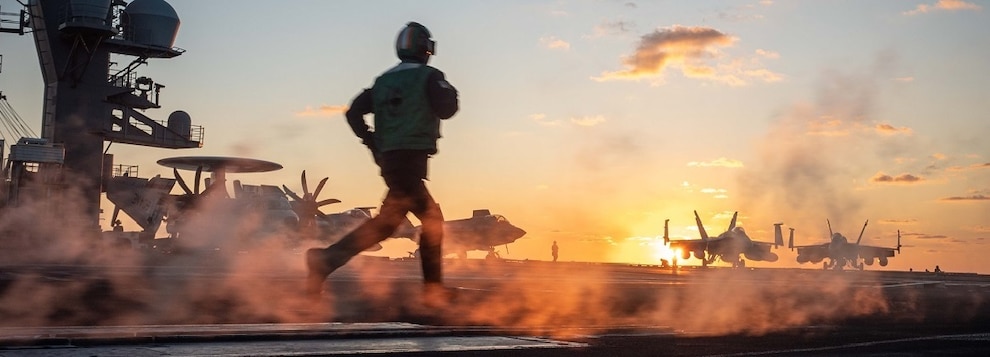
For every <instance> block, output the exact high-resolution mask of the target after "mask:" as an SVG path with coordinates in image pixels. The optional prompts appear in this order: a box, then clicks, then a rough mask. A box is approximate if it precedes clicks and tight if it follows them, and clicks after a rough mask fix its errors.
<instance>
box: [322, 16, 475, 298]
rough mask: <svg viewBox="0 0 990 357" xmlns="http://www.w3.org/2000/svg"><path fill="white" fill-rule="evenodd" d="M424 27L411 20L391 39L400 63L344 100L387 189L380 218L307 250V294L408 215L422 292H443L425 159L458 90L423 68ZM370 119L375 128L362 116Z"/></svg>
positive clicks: (427, 46) (436, 218)
mask: <svg viewBox="0 0 990 357" xmlns="http://www.w3.org/2000/svg"><path fill="white" fill-rule="evenodd" d="M431 37H432V36H431V35H430V31H429V30H427V29H426V27H425V26H423V25H420V24H419V23H416V22H410V23H408V24H407V25H406V26H405V27H403V28H402V30H401V31H399V35H398V38H397V39H396V41H395V51H396V55H397V56H398V57H399V59H400V60H401V62H400V63H399V64H397V65H395V66H394V67H392V68H390V69H388V70H386V71H385V73H383V74H381V75H380V76H379V77H378V78H376V79H375V82H374V85H373V86H372V87H371V88H369V89H364V90H363V91H361V93H360V94H358V96H357V97H356V98H354V100H353V101H352V102H351V106H350V108H349V109H348V110H347V112H346V114H345V116H346V117H347V123H348V124H349V125H350V127H351V129H352V130H353V131H354V134H355V135H357V137H359V138H361V140H362V143H363V144H364V145H366V146H367V147H368V149H369V150H371V154H372V157H374V159H375V163H377V164H378V166H379V168H380V169H381V176H382V178H383V179H384V181H385V185H386V186H387V187H388V192H387V193H386V194H385V199H384V200H383V202H382V206H381V209H380V211H379V214H378V215H377V216H375V217H374V218H372V219H370V220H368V221H366V222H365V223H364V224H362V225H361V226H359V227H358V228H356V229H355V230H354V231H352V232H350V233H348V234H347V235H345V236H344V237H343V238H341V240H340V241H338V242H337V243H335V244H333V245H330V246H329V247H327V248H325V249H320V248H313V249H309V250H308V251H306V267H307V269H308V275H307V278H306V292H307V294H308V295H310V296H319V295H320V293H322V291H323V284H324V281H325V280H326V278H327V276H328V275H330V273H332V272H333V271H334V270H336V269H337V268H340V267H341V266H343V265H344V264H345V263H347V261H349V260H350V259H351V258H353V257H354V256H355V255H357V254H358V253H360V252H362V251H364V250H365V249H368V248H370V247H372V246H374V245H375V244H377V243H379V242H381V241H383V240H385V239H386V238H388V237H389V235H391V234H392V233H393V232H395V229H396V228H397V227H398V226H399V225H400V224H401V223H402V222H403V221H404V220H405V218H406V214H407V213H408V212H412V213H413V215H415V216H416V218H418V219H419V220H420V222H421V223H422V228H421V232H420V236H419V252H420V261H421V265H422V272H423V281H424V286H425V292H426V293H427V294H430V293H431V292H433V291H436V292H442V291H444V290H443V266H442V261H441V259H442V258H443V250H442V243H443V213H442V212H441V211H440V206H439V205H438V204H437V202H436V201H434V199H433V197H432V196H431V195H430V191H429V190H427V188H426V184H425V182H424V180H426V179H427V160H428V159H429V158H430V157H432V156H433V155H434V154H436V153H437V139H439V138H440V121H441V119H449V118H450V117H452V116H454V114H455V113H457V110H458V109H459V107H458V100H457V89H455V88H454V86H453V85H451V84H450V83H449V82H447V79H446V78H445V76H444V74H443V72H441V71H440V70H438V69H436V68H434V67H431V66H428V65H427V62H428V61H429V59H430V56H432V55H435V54H436V42H435V41H433V40H432V39H431ZM366 114H373V115H374V128H373V129H372V128H371V127H369V126H368V124H367V123H366V122H365V118H364V116H365V115H366Z"/></svg>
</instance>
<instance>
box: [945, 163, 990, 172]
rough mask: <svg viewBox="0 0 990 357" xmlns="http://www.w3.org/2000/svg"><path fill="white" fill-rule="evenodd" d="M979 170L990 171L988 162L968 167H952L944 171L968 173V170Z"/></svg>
mask: <svg viewBox="0 0 990 357" xmlns="http://www.w3.org/2000/svg"><path fill="white" fill-rule="evenodd" d="M979 169H990V162H984V163H976V164H970V165H968V166H952V167H949V168H948V169H946V170H949V171H969V170H979Z"/></svg>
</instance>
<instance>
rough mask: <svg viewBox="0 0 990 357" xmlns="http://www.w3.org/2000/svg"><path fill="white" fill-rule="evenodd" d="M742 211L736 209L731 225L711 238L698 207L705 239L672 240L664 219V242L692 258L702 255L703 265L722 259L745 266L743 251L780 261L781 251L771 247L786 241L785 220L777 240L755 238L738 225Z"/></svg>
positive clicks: (754, 257)
mask: <svg viewBox="0 0 990 357" xmlns="http://www.w3.org/2000/svg"><path fill="white" fill-rule="evenodd" d="M738 215H739V212H736V213H733V214H732V222H731V223H729V228H728V229H726V231H725V232H723V233H722V234H719V235H718V236H717V237H714V238H711V237H709V236H708V233H707V232H706V231H705V226H704V225H702V224H701V218H700V217H698V211H694V220H695V222H696V223H697V224H698V232H699V233H700V234H701V239H689V240H670V238H669V237H668V236H667V233H666V231H667V227H666V223H664V225H665V227H664V243H666V244H668V245H669V246H670V249H672V250H678V249H679V250H680V251H681V258H682V259H685V260H686V259H688V258H691V254H692V253H694V257H695V258H698V259H701V264H702V265H703V266H708V264H711V263H714V262H715V259H719V260H722V261H723V262H726V263H730V264H732V266H733V267H744V266H746V262H745V261H744V260H742V259H741V258H740V255H742V256H745V257H746V259H749V260H754V261H767V262H775V261H777V259H778V257H777V254H775V253H773V252H771V251H770V247H771V246H773V247H774V248H777V246H781V245H784V237H783V235H782V234H781V232H780V225H781V223H776V224H774V235H775V240H774V242H773V243H767V242H758V241H754V240H753V239H751V238H750V237H749V236H748V235H747V234H746V231H745V230H744V229H743V228H742V227H737V226H736V217H737V216H738Z"/></svg>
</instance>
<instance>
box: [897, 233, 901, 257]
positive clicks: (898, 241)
mask: <svg viewBox="0 0 990 357" xmlns="http://www.w3.org/2000/svg"><path fill="white" fill-rule="evenodd" d="M897 252H898V253H900V252H901V230H900V229H898V230H897Z"/></svg>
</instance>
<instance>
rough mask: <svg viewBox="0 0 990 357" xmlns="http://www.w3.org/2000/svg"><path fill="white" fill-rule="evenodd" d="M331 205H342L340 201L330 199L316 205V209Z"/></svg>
mask: <svg viewBox="0 0 990 357" xmlns="http://www.w3.org/2000/svg"><path fill="white" fill-rule="evenodd" d="M331 203H340V200H338V199H336V198H328V199H325V200H323V201H320V202H317V203H316V207H323V206H325V205H328V204H331Z"/></svg>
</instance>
